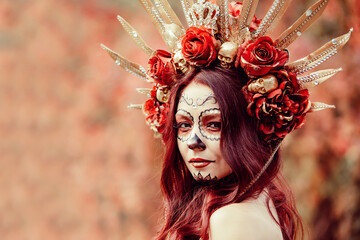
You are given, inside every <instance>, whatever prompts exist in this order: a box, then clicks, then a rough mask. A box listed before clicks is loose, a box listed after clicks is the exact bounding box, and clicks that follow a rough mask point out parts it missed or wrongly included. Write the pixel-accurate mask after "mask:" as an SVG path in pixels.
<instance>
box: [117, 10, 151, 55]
mask: <svg viewBox="0 0 360 240" xmlns="http://www.w3.org/2000/svg"><path fill="white" fill-rule="evenodd" d="M117 19H118V20H119V22H120V23H121V25H122V26H123V27H124V29H125V30H126V32H127V33H128V34H129V36H130V37H131V38H132V39H133V40H134V41H135V42H136V44H137V45H138V46H139V47H140V48H141V49H142V50H143V51H144V52H145V53H146V54H147V55H148V56H151V55H152V54H153V53H154V50H153V49H151V48H150V47H149V46H148V45H147V44H146V42H145V41H144V40H143V39H142V38H141V37H140V36H139V34H138V33H137V32H136V30H135V29H134V28H133V27H132V26H131V25H130V24H129V23H128V22H127V21H125V19H123V18H122V17H121V16H117Z"/></svg>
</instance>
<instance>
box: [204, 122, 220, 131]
mask: <svg viewBox="0 0 360 240" xmlns="http://www.w3.org/2000/svg"><path fill="white" fill-rule="evenodd" d="M206 127H207V128H208V129H209V130H211V131H220V129H221V122H209V123H208V124H206Z"/></svg>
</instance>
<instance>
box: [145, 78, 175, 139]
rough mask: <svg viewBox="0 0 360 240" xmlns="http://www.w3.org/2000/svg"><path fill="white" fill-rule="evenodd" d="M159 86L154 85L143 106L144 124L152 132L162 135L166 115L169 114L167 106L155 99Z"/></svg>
mask: <svg viewBox="0 0 360 240" xmlns="http://www.w3.org/2000/svg"><path fill="white" fill-rule="evenodd" d="M158 87H159V85H158V84H157V85H155V86H154V87H153V89H152V90H151V93H150V95H151V96H150V99H149V100H147V101H146V102H145V104H144V113H145V115H146V123H147V124H148V125H149V126H150V128H151V129H152V130H154V131H155V132H157V133H160V134H162V133H163V131H164V128H165V124H166V119H167V115H168V112H169V104H168V103H162V102H160V101H158V100H157V99H156V91H157V89H158Z"/></svg>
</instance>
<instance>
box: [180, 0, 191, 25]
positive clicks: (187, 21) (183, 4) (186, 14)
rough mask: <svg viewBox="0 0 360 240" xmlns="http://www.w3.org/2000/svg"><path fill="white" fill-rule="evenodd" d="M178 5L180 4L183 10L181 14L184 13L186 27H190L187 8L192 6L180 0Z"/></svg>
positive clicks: (186, 0) (185, 0)
mask: <svg viewBox="0 0 360 240" xmlns="http://www.w3.org/2000/svg"><path fill="white" fill-rule="evenodd" d="M180 3H181V6H182V9H183V12H184V15H185V19H186V23H187V25H188V26H189V27H190V23H191V20H190V17H189V14H188V12H189V8H190V7H191V6H192V5H193V4H191V5H190V3H189V1H188V0H180Z"/></svg>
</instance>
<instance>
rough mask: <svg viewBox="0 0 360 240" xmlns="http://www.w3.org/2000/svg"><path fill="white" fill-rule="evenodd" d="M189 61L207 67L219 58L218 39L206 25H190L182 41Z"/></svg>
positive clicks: (183, 49)
mask: <svg viewBox="0 0 360 240" xmlns="http://www.w3.org/2000/svg"><path fill="white" fill-rule="evenodd" d="M181 45H182V54H183V55H184V57H185V59H186V60H187V62H188V63H189V64H191V65H195V66H203V67H207V66H209V65H210V64H211V63H212V62H214V61H215V59H216V58H217V51H216V39H215V38H214V37H213V36H212V35H211V34H210V33H209V32H208V31H207V30H206V29H205V28H204V27H200V28H197V27H190V28H188V29H187V30H186V33H185V35H184V37H183V39H182V41H181Z"/></svg>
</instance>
